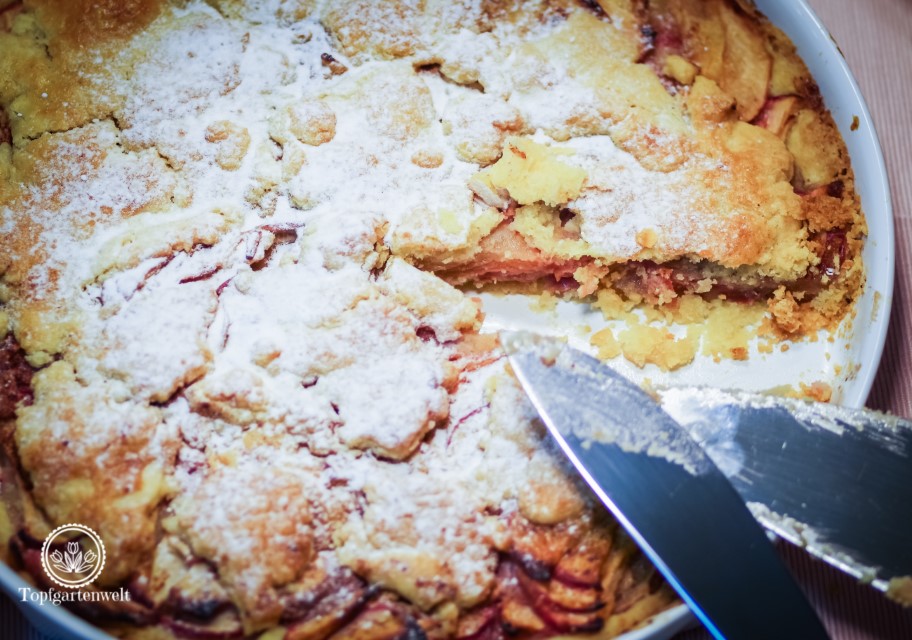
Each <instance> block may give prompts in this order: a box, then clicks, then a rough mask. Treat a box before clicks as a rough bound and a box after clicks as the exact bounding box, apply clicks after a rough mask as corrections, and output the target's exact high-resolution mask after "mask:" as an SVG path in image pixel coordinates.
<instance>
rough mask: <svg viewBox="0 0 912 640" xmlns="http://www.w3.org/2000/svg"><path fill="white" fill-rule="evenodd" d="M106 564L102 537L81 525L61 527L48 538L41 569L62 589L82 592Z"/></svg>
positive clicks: (45, 542) (45, 541)
mask: <svg viewBox="0 0 912 640" xmlns="http://www.w3.org/2000/svg"><path fill="white" fill-rule="evenodd" d="M104 564H105V549H104V543H102V541H101V537H100V536H99V535H98V534H97V533H95V532H94V531H93V530H92V529H90V528H89V527H87V526H85V525H81V524H65V525H63V526H60V527H57V528H56V529H54V530H53V531H51V534H50V535H49V536H48V537H47V538H45V539H44V545H43V546H42V547H41V566H42V567H44V572H45V573H46V574H47V575H48V577H49V578H50V579H51V580H53V581H54V582H56V583H57V584H59V585H60V586H61V587H67V588H69V589H78V588H79V587H84V586H85V585H87V584H89V583H90V582H92V581H93V580H95V579H96V578H97V577H98V576H99V574H100V573H101V570H102V569H104Z"/></svg>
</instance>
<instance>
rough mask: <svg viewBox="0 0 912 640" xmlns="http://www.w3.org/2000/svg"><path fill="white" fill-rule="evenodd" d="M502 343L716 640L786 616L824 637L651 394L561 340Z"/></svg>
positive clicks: (767, 628)
mask: <svg viewBox="0 0 912 640" xmlns="http://www.w3.org/2000/svg"><path fill="white" fill-rule="evenodd" d="M501 342H502V343H503V344H504V348H505V349H506V351H507V354H508V356H509V360H510V364H511V366H512V368H513V371H514V373H515V374H516V376H517V378H518V379H519V381H520V383H521V384H522V386H523V388H524V389H525V390H526V393H527V394H528V395H529V398H530V399H531V400H532V403H533V404H534V405H535V407H536V408H537V409H538V412H539V415H540V416H541V418H542V421H543V422H544V423H545V424H546V425H547V427H548V429H549V430H550V432H551V434H552V435H553V436H554V438H555V439H556V440H557V442H558V444H559V445H560V447H561V448H562V449H563V450H564V452H565V453H566V454H567V457H568V458H569V459H570V461H571V462H572V463H573V464H574V466H575V467H576V468H577V470H578V471H579V472H580V474H581V475H582V476H583V478H585V480H586V482H587V483H588V484H589V486H590V487H591V488H592V490H593V491H594V492H595V494H596V495H597V496H598V497H599V498H600V499H601V501H602V502H603V503H604V504H605V506H606V507H607V508H608V509H609V510H611V512H612V513H613V514H614V516H615V517H616V518H617V520H618V521H619V522H620V523H621V524H622V525H623V526H624V528H625V529H626V530H627V532H628V533H629V534H630V536H631V537H632V538H633V539H634V540H635V541H636V542H637V543H638V544H639V546H640V548H641V549H642V550H643V552H644V553H646V554H647V555H648V556H649V558H650V559H651V560H652V561H653V563H654V564H655V566H656V568H658V569H659V571H661V572H662V574H663V575H664V576H665V577H666V579H667V580H668V581H669V583H670V584H671V585H672V586H673V587H675V589H676V590H677V591H678V593H679V594H680V595H681V597H682V598H683V599H684V600H685V601H686V602H687V603H688V604H689V605H690V607H691V609H692V610H693V612H694V613H695V614H696V616H697V617H698V618H700V620H701V621H702V622H703V623H704V624H705V625H706V627H707V628H708V629H709V630H710V632H711V633H712V634H713V635H714V636H715V637H716V638H728V639H729V640H742V639H743V640H753V639H756V640H768V639H769V638H777V637H780V636H781V633H782V622H783V621H784V620H787V621H788V625H789V632H790V634H791V635H792V637H795V638H802V639H803V640H814V639H817V638H827V634H826V631H825V630H824V628H823V625H822V624H821V623H820V621H819V619H818V618H817V616H816V614H815V613H814V611H813V609H812V608H811V606H810V605H809V604H808V602H807V600H806V599H805V597H804V595H803V593H802V592H801V590H800V589H799V588H798V586H797V585H796V584H795V582H794V580H793V579H792V577H791V575H790V574H789V573H788V571H787V570H786V568H785V567H784V565H783V564H782V562H781V561H780V559H779V557H778V556H777V555H776V552H775V550H774V548H773V546H772V544H771V543H770V541H769V539H768V538H767V537H766V534H765V533H764V531H763V529H762V528H761V527H760V526H759V525H758V524H757V522H756V520H754V518H753V516H752V515H751V513H750V511H748V509H747V507H746V506H745V504H744V502H743V501H742V499H741V497H740V496H739V495H738V494H737V493H736V492H735V490H734V488H733V487H732V485H731V483H729V481H728V480H727V479H726V478H725V476H724V475H723V474H722V472H721V471H720V470H719V469H718V467H716V465H715V464H714V463H713V462H712V460H711V459H710V458H709V456H708V455H707V454H706V453H705V452H704V451H703V449H702V448H701V447H700V446H699V445H698V444H697V443H696V442H695V441H694V440H693V439H692V438H691V437H690V435H689V434H688V433H687V432H686V431H685V430H684V429H682V428H681V427H680V426H679V425H678V424H677V423H676V422H675V421H674V420H673V419H672V418H671V416H669V415H668V414H667V413H665V412H664V411H663V410H662V408H661V407H660V406H659V405H658V404H657V403H656V402H655V401H654V400H653V399H652V398H651V397H650V396H649V395H648V394H646V393H645V392H644V391H643V390H641V389H640V388H639V387H638V386H636V385H635V384H633V383H631V382H630V381H628V380H627V379H626V378H624V377H623V376H621V375H619V374H617V373H615V372H614V371H613V370H612V369H610V368H609V367H607V366H606V365H604V364H602V363H601V362H599V361H598V360H596V359H594V358H592V357H590V356H588V355H585V354H583V353H582V352H580V351H576V350H574V349H571V348H570V347H567V346H565V345H563V344H562V343H560V342H558V341H556V340H554V339H549V338H542V337H536V336H532V335H531V334H516V333H514V334H506V333H502V334H501ZM772 612H775V613H772Z"/></svg>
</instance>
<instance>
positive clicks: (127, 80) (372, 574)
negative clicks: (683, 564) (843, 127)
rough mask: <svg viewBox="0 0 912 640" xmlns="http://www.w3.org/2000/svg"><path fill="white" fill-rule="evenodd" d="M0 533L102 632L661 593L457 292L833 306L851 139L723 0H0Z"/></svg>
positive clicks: (401, 620)
mask: <svg viewBox="0 0 912 640" xmlns="http://www.w3.org/2000/svg"><path fill="white" fill-rule="evenodd" d="M0 233H2V246H0V338H2V342H0V444H2V447H0V450H2V461H3V463H2V477H0V490H2V497H3V500H2V509H0V540H2V541H3V545H2V552H0V556H2V558H3V560H4V561H5V562H6V563H8V564H10V565H11V566H13V567H15V568H16V569H17V570H19V571H21V572H22V574H23V575H24V576H27V578H28V579H29V580H30V581H31V582H33V583H34V584H35V585H37V586H39V587H43V588H47V587H49V586H51V584H50V582H49V581H48V579H47V576H46V575H45V574H44V572H43V570H42V565H41V562H40V553H41V547H42V540H43V539H44V538H45V536H47V535H48V533H49V532H50V531H51V530H53V529H54V528H55V527H57V526H59V525H62V524H65V523H70V522H77V523H81V524H84V525H86V526H88V527H91V528H92V529H94V530H95V531H96V532H98V533H99V534H100V536H101V538H102V539H103V541H104V544H105V546H106V549H107V563H106V565H105V568H104V571H103V573H102V575H101V577H100V579H99V580H98V581H97V582H96V583H95V584H93V585H92V586H91V587H89V588H88V589H89V590H95V591H105V590H111V589H119V588H124V589H126V590H127V591H128V593H129V594H131V598H130V601H129V602H118V603H112V602H79V603H76V609H77V612H78V613H79V614H80V615H83V616H85V617H87V618H88V619H90V620H92V621H93V622H94V623H95V624H97V625H99V626H102V627H104V628H105V629H106V630H108V631H109V632H110V633H112V634H114V635H116V636H119V637H129V638H136V639H147V640H152V639H159V638H172V637H175V638H225V639H227V638H248V637H249V638H253V637H257V638H264V639H267V640H279V639H282V638H284V639H286V640H324V639H329V638H332V639H336V640H340V639H343V638H345V639H382V638H389V639H393V638H408V639H417V638H429V639H435V638H441V639H442V638H460V639H462V640H469V639H472V640H496V639H499V638H504V637H507V636H509V637H520V638H553V637H558V636H560V637H576V636H585V637H604V638H608V637H613V636H615V635H617V634H619V633H622V632H624V631H625V630H628V629H630V628H633V627H635V626H637V625H640V624H642V623H643V622H644V621H646V620H648V619H649V618H650V617H651V616H653V615H655V614H656V613H658V612H660V611H662V610H664V609H667V608H668V607H670V606H672V605H673V604H674V603H676V602H677V600H676V598H675V595H674V593H673V592H672V591H671V590H670V589H669V587H668V586H667V585H665V584H664V583H663V582H662V580H661V578H660V577H659V576H658V574H657V573H656V571H655V570H654V569H653V568H652V567H651V566H650V564H649V563H648V562H647V561H646V560H645V559H644V557H643V556H642V555H641V554H640V553H639V551H638V550H637V549H636V547H635V546H634V545H633V544H632V543H631V542H630V540H629V539H628V538H626V537H625V535H624V534H623V531H621V530H620V529H619V527H618V526H617V524H616V523H615V522H613V521H612V520H611V519H610V517H609V516H608V515H606V513H605V512H604V510H603V509H602V507H601V506H600V505H599V503H598V501H597V500H596V499H595V498H594V497H593V496H592V495H591V494H590V493H589V492H588V491H587V489H586V488H585V487H584V485H582V484H581V483H580V482H579V481H578V480H577V479H576V476H575V474H574V473H573V472H572V470H571V468H570V467H568V465H567V464H566V463H565V462H564V461H563V459H562V457H561V455H560V453H559V451H558V450H557V449H556V448H555V447H554V446H552V444H551V442H550V440H549V439H548V438H547V436H546V433H545V431H544V429H543V427H542V426H541V424H539V423H538V422H537V420H536V416H535V414H534V411H533V410H532V409H531V407H530V406H529V404H528V403H527V402H526V400H525V398H524V396H523V394H522V392H521V390H520V389H519V387H518V386H517V384H516V383H515V381H514V380H513V379H512V377H511V374H510V372H509V369H508V368H507V367H506V366H505V363H504V360H503V357H502V354H501V353H500V352H499V350H498V347H497V342H496V338H495V337H493V336H491V335H488V334H485V333H484V332H483V331H482V326H481V325H482V320H483V309H482V308H481V302H480V301H479V299H478V298H476V297H473V294H472V291H474V290H475V289H476V288H490V287H497V288H501V287H508V288H511V289H518V290H521V291H535V292H542V291H545V292H550V293H551V294H554V295H561V296H564V297H567V298H571V299H576V300H578V301H579V304H600V305H602V306H604V307H607V306H608V303H609V302H612V303H614V304H617V305H621V306H625V307H626V308H632V307H636V308H640V309H653V310H656V309H659V310H663V309H664V310H670V311H676V310H678V311H679V310H681V309H683V308H688V307H690V306H693V305H694V304H696V303H697V302H701V301H702V302H705V303H707V304H709V303H712V304H716V305H722V306H723V307H726V308H732V309H738V308H740V307H741V306H743V305H753V306H756V305H763V308H764V309H765V314H766V317H767V322H768V327H769V328H770V330H771V331H774V332H777V334H778V335H780V336H781V337H783V338H794V339H799V338H800V337H802V336H806V335H809V334H811V333H813V332H815V331H818V330H820V329H832V328H833V327H835V326H836V325H837V324H838V323H839V322H840V321H841V320H842V319H843V318H844V317H845V316H846V314H848V313H850V311H851V308H852V303H853V301H854V299H855V297H856V296H857V294H858V290H859V288H860V286H861V283H862V282H863V267H862V264H861V261H860V260H859V254H860V248H861V243H862V241H863V237H864V233H865V225H864V220H863V217H862V214H861V211H860V205H859V199H858V196H857V195H856V192H855V189H854V184H853V176H852V171H851V168H850V164H849V159H848V155H847V153H846V149H845V146H844V144H843V142H842V139H841V138H840V136H839V133H838V131H837V129H836V127H835V125H834V122H833V120H832V118H831V117H830V115H829V113H828V111H827V110H826V108H825V106H824V104H823V102H822V100H821V97H820V94H819V91H818V89H817V87H816V85H815V84H814V81H813V79H812V78H811V77H810V75H809V73H808V71H807V69H806V67H805V66H804V64H803V63H802V62H801V60H800V59H799V57H798V56H797V54H796V52H795V49H794V47H793V46H792V44H791V43H790V42H789V40H788V39H787V38H786V36H785V35H784V34H783V33H782V32H780V31H779V30H778V29H776V28H775V27H774V26H772V25H771V24H770V23H769V22H768V21H767V20H766V19H765V18H764V17H763V16H762V15H760V14H759V13H758V12H757V11H756V9H755V8H754V7H753V6H752V5H751V4H750V3H749V2H746V1H744V0H652V1H644V0H598V1H597V2H595V1H592V0H589V1H581V0H529V1H522V2H521V1H519V0H455V1H454V2H439V1H437V0H377V1H374V0H332V1H329V0H327V1H326V2H321V1H319V0H258V1H251V2H242V1H240V0H207V1H203V0H180V1H177V0H175V1H173V2H167V1H165V0H128V1H126V2H120V1H117V0H80V1H74V0H22V1H21V2H20V1H12V2H11V1H10V0H0Z"/></svg>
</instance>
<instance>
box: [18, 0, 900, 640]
mask: <svg viewBox="0 0 912 640" xmlns="http://www.w3.org/2000/svg"><path fill="white" fill-rule="evenodd" d="M810 3H811V5H812V6H813V7H814V9H815V10H816V11H817V13H818V14H819V15H820V17H821V18H822V19H823V22H824V23H825V24H826V25H827V26H828V27H829V28H830V31H831V32H832V34H833V36H834V37H835V39H836V41H837V42H838V43H839V46H840V48H841V49H842V51H843V53H844V54H845V56H846V59H847V60H848V62H849V66H851V68H852V70H853V72H854V73H855V77H856V78H858V82H859V84H860V85H861V88H862V91H863V93H864V95H865V98H866V99H867V102H868V105H869V106H870V108H871V112H872V114H873V116H874V121H875V123H876V124H877V130H878V132H879V134H880V140H881V142H882V143H883V146H884V152H885V154H886V159H887V168H888V169H889V172H890V180H891V184H892V190H893V203H894V216H895V220H896V258H897V260H896V270H897V271H896V290H895V294H894V298H893V316H892V318H891V328H890V334H889V338H888V341H887V346H886V350H885V351H884V356H883V360H882V363H881V367H880V371H879V374H878V377H877V381H876V382H875V384H874V390H873V392H872V394H871V397H870V399H869V405H870V406H871V407H874V408H877V409H881V410H886V411H891V412H893V413H896V414H898V415H902V416H906V417H912V0H868V1H867V2H858V1H857V0H810ZM910 509H912V505H910ZM781 551H782V556H783V557H784V559H785V560H786V562H787V564H788V565H789V567H790V568H791V569H792V571H793V572H794V574H795V576H796V577H797V579H798V581H799V582H800V584H801V585H802V586H803V587H804V589H805V591H806V592H807V594H808V597H809V599H810V601H811V602H812V603H813V605H814V606H815V607H816V608H817V610H818V612H819V613H820V615H821V618H822V619H823V620H824V622H825V623H826V626H827V628H828V629H829V631H830V635H831V636H832V638H833V640H875V639H876V640H912V611H904V610H902V609H900V608H899V607H897V606H894V605H893V604H891V603H890V602H888V601H886V600H885V599H884V598H883V597H881V596H879V595H878V594H877V593H875V592H874V591H873V590H871V589H868V588H866V587H863V586H859V585H857V584H856V583H855V582H854V581H853V580H851V579H849V578H847V577H845V576H843V575H841V574H839V573H838V572H836V571H834V570H831V569H829V568H828V567H827V566H825V565H823V564H822V563H820V562H816V561H813V560H810V559H809V558H808V557H807V556H806V555H805V554H804V553H803V552H802V551H800V550H797V549H794V548H791V547H788V546H787V545H784V546H783V547H782V549H781ZM769 614H770V615H771V616H775V615H776V612H775V611H770V612H769ZM782 628H783V632H782V636H781V638H783V639H788V640H792V639H791V637H790V636H789V635H788V620H783V621H782ZM709 638H710V635H709V633H707V632H706V631H704V630H702V629H696V630H692V631H688V632H685V633H683V634H680V635H679V636H677V637H676V638H675V640H709ZM0 640H43V639H42V638H41V637H40V636H39V634H37V633H36V632H35V631H34V630H32V629H31V628H29V626H28V624H27V623H26V622H25V620H24V619H23V618H22V617H21V615H20V614H19V613H18V611H17V610H16V608H15V606H14V605H13V604H12V603H11V602H10V601H9V600H7V599H6V598H4V597H3V596H0ZM770 640H778V639H775V638H771V639H770ZM794 640H801V639H800V638H795V639H794Z"/></svg>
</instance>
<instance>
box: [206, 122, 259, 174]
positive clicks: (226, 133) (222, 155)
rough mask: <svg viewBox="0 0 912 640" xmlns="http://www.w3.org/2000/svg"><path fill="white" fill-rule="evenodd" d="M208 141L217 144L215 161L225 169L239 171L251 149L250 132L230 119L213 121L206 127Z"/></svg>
mask: <svg viewBox="0 0 912 640" xmlns="http://www.w3.org/2000/svg"><path fill="white" fill-rule="evenodd" d="M206 142H211V143H213V144H216V145H217V149H218V151H216V154H215V162H216V164H218V166H220V167H221V168H222V169H224V170H225V171H237V170H238V169H240V168H241V165H243V164H244V157H245V156H246V155H247V151H248V150H249V149H250V132H248V131H247V128H246V127H242V126H240V125H237V124H235V123H233V122H230V121H229V120H219V121H218V122H213V123H212V124H211V125H209V128H207V129H206Z"/></svg>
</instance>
